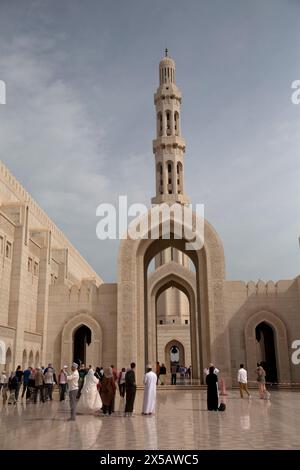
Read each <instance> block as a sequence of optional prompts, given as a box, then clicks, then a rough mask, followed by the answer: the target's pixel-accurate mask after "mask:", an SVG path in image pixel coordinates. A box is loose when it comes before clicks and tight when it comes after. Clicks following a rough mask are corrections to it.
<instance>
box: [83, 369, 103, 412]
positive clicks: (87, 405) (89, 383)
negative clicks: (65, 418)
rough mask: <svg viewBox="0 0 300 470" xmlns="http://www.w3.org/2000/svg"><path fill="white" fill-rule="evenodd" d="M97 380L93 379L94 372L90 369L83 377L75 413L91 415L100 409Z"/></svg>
mask: <svg viewBox="0 0 300 470" xmlns="http://www.w3.org/2000/svg"><path fill="white" fill-rule="evenodd" d="M98 382H99V379H97V377H95V372H94V370H93V369H92V368H91V369H89V371H88V373H87V374H86V376H85V377H84V383H83V387H82V390H81V395H80V398H79V401H78V405H77V413H79V414H92V413H95V412H96V411H99V410H100V409H101V407H102V402H101V398H100V395H99V392H98V389H97V384H98Z"/></svg>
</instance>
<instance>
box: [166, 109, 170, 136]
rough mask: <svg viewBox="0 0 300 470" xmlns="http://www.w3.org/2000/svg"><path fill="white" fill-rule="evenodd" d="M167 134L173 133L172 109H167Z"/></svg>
mask: <svg viewBox="0 0 300 470" xmlns="http://www.w3.org/2000/svg"><path fill="white" fill-rule="evenodd" d="M166 116H167V135H171V119H170V118H171V113H170V111H167V114H166Z"/></svg>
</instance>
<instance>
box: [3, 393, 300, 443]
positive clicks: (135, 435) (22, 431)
mask: <svg viewBox="0 0 300 470" xmlns="http://www.w3.org/2000/svg"><path fill="white" fill-rule="evenodd" d="M228 393H229V396H228V397H226V404H227V410H226V411H225V412H223V413H221V412H208V411H207V410H206V393H205V391H199V390H187V391H163V390H159V391H158V397H157V410H156V415H155V416H142V415H141V414H140V411H141V401H142V396H143V392H142V391H138V393H137V400H136V414H135V416H134V417H132V418H125V417H124V416H123V413H121V410H123V402H122V401H121V400H120V399H119V397H118V398H117V401H116V412H115V414H114V415H112V416H111V417H108V416H106V417H103V416H100V417H94V416H77V420H76V421H75V422H68V421H67V419H68V417H69V412H68V410H69V408H68V403H59V402H58V401H53V402H47V403H45V404H37V405H34V404H28V405H26V403H24V404H22V403H18V404H16V405H6V406H5V407H4V408H3V406H2V403H1V405H0V449H105V450H109V449H299V448H300V406H299V404H300V392H298V391H275V392H273V393H272V397H271V401H267V400H260V399H259V398H258V396H257V392H255V393H253V395H252V396H253V398H252V399H251V400H248V399H246V398H244V399H243V400H241V399H240V398H239V393H238V391H229V392H228Z"/></svg>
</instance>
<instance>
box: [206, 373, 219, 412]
mask: <svg viewBox="0 0 300 470" xmlns="http://www.w3.org/2000/svg"><path fill="white" fill-rule="evenodd" d="M217 383H218V376H217V374H215V373H214V367H210V368H209V374H208V375H207V376H206V385H207V408H208V410H209V411H218V386H217Z"/></svg>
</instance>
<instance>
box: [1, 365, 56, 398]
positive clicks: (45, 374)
mask: <svg viewBox="0 0 300 470" xmlns="http://www.w3.org/2000/svg"><path fill="white" fill-rule="evenodd" d="M56 383H57V379H56V375H55V371H54V368H53V366H52V364H48V367H46V368H44V367H43V368H42V367H36V368H35V369H34V368H33V367H28V368H27V369H25V370H24V371H23V370H22V368H21V366H18V367H17V369H16V370H15V371H13V372H11V373H10V374H9V375H8V374H7V372H6V371H5V370H4V371H2V373H1V374H0V391H2V397H3V404H5V403H6V402H7V400H8V403H9V404H14V403H17V402H18V401H19V397H20V392H21V388H22V386H23V388H22V394H21V398H22V399H23V398H24V397H25V398H26V400H27V401H32V402H34V403H36V402H37V399H38V396H39V397H40V401H42V402H45V401H46V400H52V399H53V398H52V394H53V386H54V384H56Z"/></svg>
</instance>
